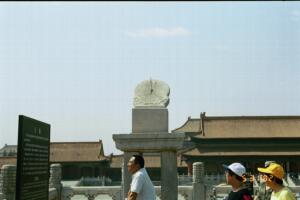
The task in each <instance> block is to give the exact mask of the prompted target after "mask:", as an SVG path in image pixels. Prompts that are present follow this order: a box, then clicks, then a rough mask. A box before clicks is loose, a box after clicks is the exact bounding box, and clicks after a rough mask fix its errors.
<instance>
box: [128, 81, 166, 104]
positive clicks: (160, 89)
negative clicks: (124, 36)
mask: <svg viewBox="0 0 300 200" xmlns="http://www.w3.org/2000/svg"><path fill="white" fill-rule="evenodd" d="M169 94H170V88H169V86H168V85H167V84H166V83H165V82H163V81H160V80H153V79H150V80H145V81H143V82H141V83H140V84H138V85H137V86H136V88H135V91H134V102H133V105H134V107H141V106H142V107H145V106H146V107H147V106H151V107H153V106H154V107H155V106H157V107H167V106H168V104H169Z"/></svg>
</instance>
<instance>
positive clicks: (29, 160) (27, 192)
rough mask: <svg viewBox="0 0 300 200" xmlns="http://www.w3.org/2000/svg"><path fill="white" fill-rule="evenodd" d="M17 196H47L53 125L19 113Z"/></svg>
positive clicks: (43, 199) (27, 199) (25, 199)
mask: <svg viewBox="0 0 300 200" xmlns="http://www.w3.org/2000/svg"><path fill="white" fill-rule="evenodd" d="M18 134H19V135H18V158H17V180H16V200H47V199H48V195H49V146H50V125H49V124H46V123H44V122H41V121H38V120H35V119H32V118H29V117H26V116H23V115H20V116H19V133H18Z"/></svg>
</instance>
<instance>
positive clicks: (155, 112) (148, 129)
mask: <svg viewBox="0 0 300 200" xmlns="http://www.w3.org/2000/svg"><path fill="white" fill-rule="evenodd" d="M168 119H169V118H168V109H166V108H161V107H137V108H133V109H132V133H153V132H155V133H168Z"/></svg>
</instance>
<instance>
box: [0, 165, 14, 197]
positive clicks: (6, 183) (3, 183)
mask: <svg viewBox="0 0 300 200" xmlns="http://www.w3.org/2000/svg"><path fill="white" fill-rule="evenodd" d="M16 170H17V167H16V165H3V166H2V168H1V175H0V193H2V197H3V199H5V200H15V198H16V172H17V171H16Z"/></svg>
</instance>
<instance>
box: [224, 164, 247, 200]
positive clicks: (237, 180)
mask: <svg viewBox="0 0 300 200" xmlns="http://www.w3.org/2000/svg"><path fill="white" fill-rule="evenodd" d="M223 167H224V168H225V176H226V181H227V184H228V185H231V187H232V190H231V192H230V193H229V194H228V197H227V200H252V196H251V194H250V192H249V190H248V188H246V187H245V185H244V183H243V176H244V174H245V173H246V169H245V167H244V166H243V165H242V164H241V163H232V164H231V165H228V166H227V165H223Z"/></svg>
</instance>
